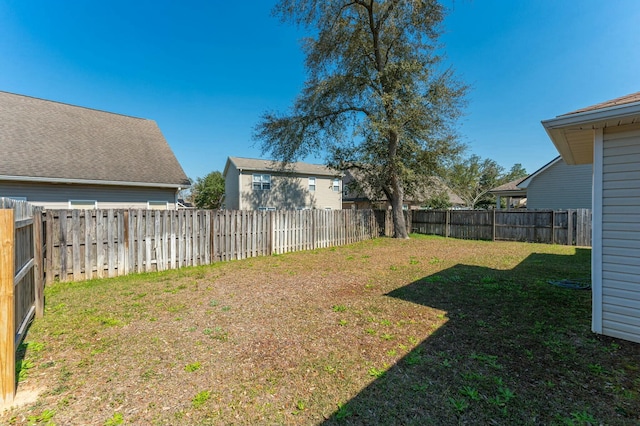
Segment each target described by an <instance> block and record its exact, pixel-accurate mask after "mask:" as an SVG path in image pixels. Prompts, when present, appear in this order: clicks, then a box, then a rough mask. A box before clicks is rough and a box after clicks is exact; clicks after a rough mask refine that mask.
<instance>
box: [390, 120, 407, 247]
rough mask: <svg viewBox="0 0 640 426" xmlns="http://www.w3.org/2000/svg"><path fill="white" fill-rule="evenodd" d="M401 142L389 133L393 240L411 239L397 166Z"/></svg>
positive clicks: (393, 133)
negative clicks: (405, 218) (403, 207)
mask: <svg viewBox="0 0 640 426" xmlns="http://www.w3.org/2000/svg"><path fill="white" fill-rule="evenodd" d="M387 116H388V117H389V118H393V112H392V111H391V110H387ZM390 121H391V120H390ZM399 142H400V141H399V137H398V133H397V132H395V131H393V130H391V131H390V132H389V165H390V166H391V167H390V176H389V178H390V179H389V183H390V186H391V188H390V189H391V191H390V192H391V194H387V198H389V195H391V198H390V199H389V201H390V202H391V214H392V216H393V238H405V239H407V238H409V234H408V233H407V225H406V222H405V220H404V212H403V211H402V203H403V201H404V188H403V187H402V181H401V180H400V176H398V169H397V167H398V166H397V164H396V162H397V161H398V158H397V155H398V145H399Z"/></svg>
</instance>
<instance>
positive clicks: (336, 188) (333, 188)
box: [331, 178, 340, 192]
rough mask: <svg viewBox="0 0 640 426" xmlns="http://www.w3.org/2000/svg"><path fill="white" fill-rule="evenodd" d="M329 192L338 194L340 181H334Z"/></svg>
mask: <svg viewBox="0 0 640 426" xmlns="http://www.w3.org/2000/svg"><path fill="white" fill-rule="evenodd" d="M331 190H332V191H333V192H340V179H337V178H336V179H334V180H333V183H332V184H331Z"/></svg>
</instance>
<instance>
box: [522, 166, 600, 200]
mask: <svg viewBox="0 0 640 426" xmlns="http://www.w3.org/2000/svg"><path fill="white" fill-rule="evenodd" d="M592 175H593V173H592V165H591V164H585V165H579V166H569V165H567V164H566V163H565V162H564V160H560V161H558V162H557V163H555V164H553V165H551V166H550V167H549V168H548V169H546V170H544V171H543V172H541V173H540V174H539V175H538V176H536V177H534V178H533V179H532V180H531V183H530V184H529V186H528V187H527V209H529V210H535V209H552V210H567V209H590V208H591V191H592V188H591V187H592V182H593V176H592Z"/></svg>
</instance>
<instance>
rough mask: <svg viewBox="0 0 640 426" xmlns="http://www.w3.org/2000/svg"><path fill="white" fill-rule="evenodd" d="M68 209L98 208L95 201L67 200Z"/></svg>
mask: <svg viewBox="0 0 640 426" xmlns="http://www.w3.org/2000/svg"><path fill="white" fill-rule="evenodd" d="M69 208H70V209H81V210H95V209H97V208H98V202H97V201H96V200H69Z"/></svg>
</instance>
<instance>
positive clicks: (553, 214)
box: [551, 210, 556, 244]
mask: <svg viewBox="0 0 640 426" xmlns="http://www.w3.org/2000/svg"><path fill="white" fill-rule="evenodd" d="M555 243H556V211H555V210H551V244H555Z"/></svg>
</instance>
